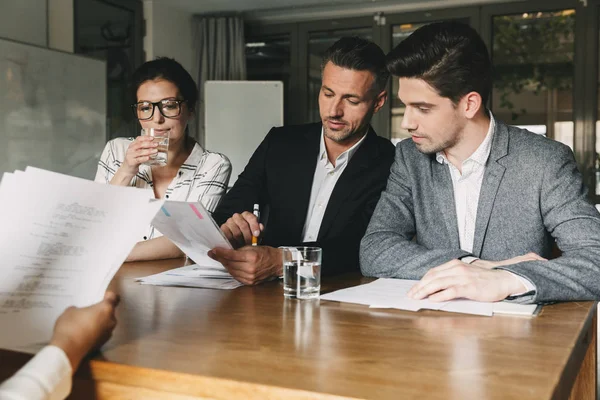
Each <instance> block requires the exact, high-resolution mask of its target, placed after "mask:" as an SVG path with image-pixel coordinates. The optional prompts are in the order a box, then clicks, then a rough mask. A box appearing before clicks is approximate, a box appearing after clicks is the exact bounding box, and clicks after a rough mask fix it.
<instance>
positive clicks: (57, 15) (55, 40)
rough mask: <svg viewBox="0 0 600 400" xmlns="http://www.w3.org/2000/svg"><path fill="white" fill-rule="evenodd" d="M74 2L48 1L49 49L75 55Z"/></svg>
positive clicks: (71, 0)
mask: <svg viewBox="0 0 600 400" xmlns="http://www.w3.org/2000/svg"><path fill="white" fill-rule="evenodd" d="M73 1H74V0H48V47H50V48H51V49H55V50H62V51H66V52H68V53H73V51H74V47H75V43H74V41H75V35H74V30H75V22H74V21H75V19H74V12H73Z"/></svg>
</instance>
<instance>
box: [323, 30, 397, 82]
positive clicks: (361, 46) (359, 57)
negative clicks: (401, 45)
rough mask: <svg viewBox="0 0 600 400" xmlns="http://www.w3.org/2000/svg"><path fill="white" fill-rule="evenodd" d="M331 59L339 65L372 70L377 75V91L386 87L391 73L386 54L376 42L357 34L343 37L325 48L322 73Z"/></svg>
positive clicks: (360, 69) (357, 69) (358, 69)
mask: <svg viewBox="0 0 600 400" xmlns="http://www.w3.org/2000/svg"><path fill="white" fill-rule="evenodd" d="M330 61H331V62H332V63H333V64H335V65H337V66H338V67H342V68H347V69H353V70H355V71H370V72H371V73H372V74H373V76H374V77H375V82H374V85H373V87H374V88H375V89H376V90H377V93H379V92H381V91H382V90H385V89H386V85H387V81H388V78H389V77H390V73H389V72H388V71H387V69H386V66H385V54H384V53H383V50H381V49H380V48H379V46H377V45H376V44H375V43H373V42H371V41H369V40H366V39H362V38H359V37H357V36H353V37H343V38H341V39H340V40H338V41H337V42H335V43H334V44H332V45H331V47H329V48H328V49H327V50H325V54H324V55H323V60H322V62H321V74H322V73H323V70H324V69H325V65H326V64H327V63H328V62H330Z"/></svg>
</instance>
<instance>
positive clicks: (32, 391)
mask: <svg viewBox="0 0 600 400" xmlns="http://www.w3.org/2000/svg"><path fill="white" fill-rule="evenodd" d="M72 375H73V371H72V368H71V363H70V362H69V359H68V358H67V355H66V354H65V352H64V351H62V349H60V348H58V347H56V346H46V347H44V348H43V349H42V350H41V351H40V352H39V353H38V354H37V355H36V356H35V357H33V358H32V359H31V360H30V361H29V362H28V363H27V364H25V366H23V368H21V369H20V370H19V371H17V373H16V374H14V375H13V376H12V377H11V378H9V379H8V380H7V381H5V382H3V383H2V384H0V400H62V399H64V398H66V397H67V396H68V395H69V393H70V392H71V384H72V378H71V376H72Z"/></svg>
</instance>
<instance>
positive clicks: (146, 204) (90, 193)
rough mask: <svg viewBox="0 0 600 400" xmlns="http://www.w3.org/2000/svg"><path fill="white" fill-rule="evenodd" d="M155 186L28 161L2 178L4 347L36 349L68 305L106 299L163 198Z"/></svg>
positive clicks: (0, 313) (0, 343)
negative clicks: (107, 180)
mask: <svg viewBox="0 0 600 400" xmlns="http://www.w3.org/2000/svg"><path fill="white" fill-rule="evenodd" d="M152 197H154V196H153V193H152V191H147V190H142V189H137V188H132V187H120V186H112V185H105V184H100V183H95V182H92V181H87V180H84V179H80V178H74V177H69V176H66V175H61V174H57V173H53V172H49V171H44V170H40V169H36V168H30V167H28V168H27V169H26V171H25V172H21V171H17V172H15V173H14V174H10V173H5V174H4V176H3V178H2V182H1V183H0V220H1V221H2V229H1V230H0V260H1V261H0V263H1V264H0V271H1V272H0V274H1V276H2V279H1V280H0V326H1V327H2V329H0V347H1V348H5V349H12V350H19V351H27V352H35V351H36V350H37V349H38V348H39V347H41V345H43V344H44V343H46V342H47V341H48V340H49V339H50V337H51V334H52V328H53V326H54V322H55V321H56V319H57V317H58V316H59V315H60V314H61V313H62V312H63V311H64V310H65V309H66V308H67V307H69V306H71V305H74V306H78V307H83V306H88V305H91V304H93V303H96V302H98V301H100V300H101V299H102V298H103V296H104V292H105V291H106V288H107V287H108V284H109V283H110V281H111V280H112V278H113V276H114V274H115V273H116V272H117V270H118V269H119V267H120V266H121V264H122V263H123V261H125V259H126V257H127V255H128V254H129V252H130V251H131V249H132V248H133V246H134V245H135V243H136V242H137V241H138V238H140V237H141V236H142V235H143V232H144V231H145V229H147V226H148V225H149V224H150V222H151V221H152V218H153V217H154V216H155V215H156V213H157V212H158V210H159V209H160V207H161V205H162V201H150V199H151V198H152Z"/></svg>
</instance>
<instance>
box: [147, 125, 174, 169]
mask: <svg viewBox="0 0 600 400" xmlns="http://www.w3.org/2000/svg"><path fill="white" fill-rule="evenodd" d="M170 133H171V130H170V129H155V128H146V129H144V128H142V135H145V136H152V137H153V138H154V140H153V141H154V143H158V147H157V148H156V149H157V150H158V152H157V153H156V154H154V155H151V156H150V160H148V161H146V162H145V163H143V164H146V165H159V166H165V165H167V154H168V153H169V134H170Z"/></svg>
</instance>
